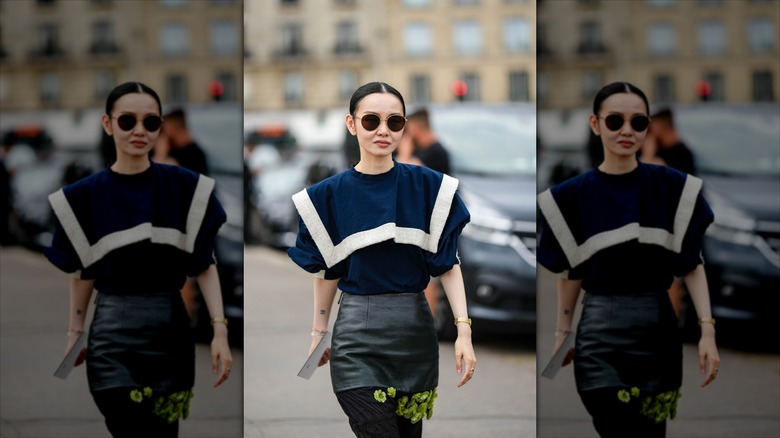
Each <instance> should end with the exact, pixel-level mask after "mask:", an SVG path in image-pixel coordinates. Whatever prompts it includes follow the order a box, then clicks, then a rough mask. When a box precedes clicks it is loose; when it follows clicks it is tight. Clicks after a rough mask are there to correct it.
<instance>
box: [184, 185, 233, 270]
mask: <svg viewBox="0 0 780 438" xmlns="http://www.w3.org/2000/svg"><path fill="white" fill-rule="evenodd" d="M226 220H227V215H226V214H225V210H224V209H223V208H222V204H220V202H219V200H218V199H217V197H216V196H215V194H214V193H213V192H212V193H211V195H210V198H209V202H208V206H207V207H206V214H205V215H204V216H203V222H202V223H201V225H200V229H199V230H198V236H197V237H196V239H195V246H194V248H193V251H192V253H191V254H189V256H188V260H187V265H186V274H187V276H189V277H194V276H196V275H198V274H200V273H201V272H203V271H205V270H206V269H208V267H209V266H210V265H212V264H214V263H216V259H215V257H214V247H215V245H216V239H217V232H218V231H219V228H220V227H221V226H222V225H223V224H224V223H225V221H226Z"/></svg>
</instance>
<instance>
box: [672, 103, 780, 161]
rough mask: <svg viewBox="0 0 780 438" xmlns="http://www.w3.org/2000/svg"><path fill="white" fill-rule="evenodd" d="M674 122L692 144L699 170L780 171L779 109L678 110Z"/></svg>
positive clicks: (686, 142) (685, 138)
mask: <svg viewBox="0 0 780 438" xmlns="http://www.w3.org/2000/svg"><path fill="white" fill-rule="evenodd" d="M675 119H676V120H675V126H676V127H678V129H679V131H680V135H681V136H682V138H683V140H684V141H685V144H686V145H688V147H690V148H691V150H692V151H693V153H694V156H695V160H696V167H697V171H698V172H699V173H710V174H713V173H714V174H723V175H732V174H734V175H774V176H777V175H778V174H780V147H778V145H780V128H779V127H780V111H778V109H777V107H774V108H772V109H770V108H762V109H751V108H744V109H736V110H729V111H710V110H708V109H706V108H702V109H688V110H680V111H677V112H676V114H675Z"/></svg>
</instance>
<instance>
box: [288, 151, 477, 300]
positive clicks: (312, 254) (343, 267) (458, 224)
mask: <svg viewBox="0 0 780 438" xmlns="http://www.w3.org/2000/svg"><path fill="white" fill-rule="evenodd" d="M441 181H442V174H441V173H438V172H435V171H433V170H430V169H426V168H424V167H421V166H412V165H406V164H401V163H395V165H394V167H393V168H392V169H391V170H390V171H388V172H386V173H383V174H379V175H367V174H362V173H360V172H358V171H356V170H355V169H354V168H352V169H349V170H347V171H344V172H342V173H340V174H338V175H335V176H333V177H331V178H328V179H326V180H324V181H322V182H320V183H318V184H315V185H314V186H312V187H310V188H309V189H307V190H308V194H309V197H310V198H311V200H312V203H313V204H314V206H315V208H316V210H317V212H318V213H319V217H320V219H321V220H322V222H323V224H324V225H325V228H326V229H327V231H328V234H329V235H330V238H331V240H332V241H333V244H334V245H337V244H339V243H340V242H341V241H342V240H344V239H345V238H347V237H349V236H351V235H353V234H355V233H357V232H361V231H366V230H371V229H374V228H377V227H379V226H381V225H384V224H386V223H395V224H396V226H398V227H405V228H417V229H420V230H423V231H425V232H426V233H429V232H430V230H429V225H430V219H431V213H432V211H433V207H434V203H435V201H436V196H437V194H438V192H439V187H440V186H441ZM469 218H470V216H469V212H468V210H467V209H466V206H465V205H464V204H463V201H462V200H461V199H460V197H459V196H458V195H457V193H456V194H455V196H454V199H453V201H452V205H451V207H450V211H449V217H448V218H447V222H446V224H445V227H444V231H443V232H442V235H441V238H440V240H439V245H438V249H437V250H436V252H435V253H434V252H430V251H427V250H424V249H422V248H420V247H418V246H415V245H408V244H398V243H396V242H394V241H393V240H387V241H384V242H380V243H376V244H373V245H370V246H367V247H365V248H362V249H359V250H357V251H355V252H353V253H352V254H350V255H349V257H347V258H346V259H345V260H343V261H341V262H338V263H336V264H335V265H334V266H331V267H328V266H326V263H325V260H324V259H323V257H322V255H321V253H320V251H319V249H318V248H317V245H316V244H315V242H314V240H313V239H312V237H311V234H310V232H309V230H308V228H307V227H306V224H305V223H304V222H303V220H302V219H301V218H300V216H299V218H298V225H299V231H298V239H297V242H296V246H295V247H293V248H290V249H289V250H288V254H289V256H290V257H291V258H292V260H293V261H294V262H295V263H296V264H298V265H299V266H300V267H302V268H303V269H304V270H306V271H308V272H311V273H318V272H320V271H322V270H325V278H326V279H337V278H338V279H340V281H339V289H341V290H342V291H344V292H346V293H352V294H381V293H417V292H419V291H421V290H423V289H425V287H426V285H427V284H428V281H429V280H430V277H431V276H434V277H435V276H439V275H441V274H443V273H445V272H447V271H449V270H450V269H452V267H453V266H454V265H455V264H458V263H459V262H458V259H457V246H458V236H459V235H460V232H461V231H462V230H463V227H464V226H465V225H466V224H467V223H468V221H469Z"/></svg>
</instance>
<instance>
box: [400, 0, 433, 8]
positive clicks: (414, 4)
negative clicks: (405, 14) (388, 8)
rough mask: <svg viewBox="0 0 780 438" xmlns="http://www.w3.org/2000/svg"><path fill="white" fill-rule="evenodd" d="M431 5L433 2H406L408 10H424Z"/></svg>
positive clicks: (417, 0) (413, 0)
mask: <svg viewBox="0 0 780 438" xmlns="http://www.w3.org/2000/svg"><path fill="white" fill-rule="evenodd" d="M430 5H431V0H404V6H406V7H407V8H424V7H427V6H430Z"/></svg>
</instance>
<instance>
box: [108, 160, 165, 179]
mask: <svg viewBox="0 0 780 438" xmlns="http://www.w3.org/2000/svg"><path fill="white" fill-rule="evenodd" d="M154 165H155V163H154V162H149V167H147V168H146V169H144V170H142V171H141V172H138V173H121V172H117V171H116V170H114V169H113V168H112V167H111V166H108V168H107V169H108V171H109V173H110V174H112V175H115V176H117V177H120V178H133V177H140V176H143V175H148V174H150V173H151V172H152V166H154Z"/></svg>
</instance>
